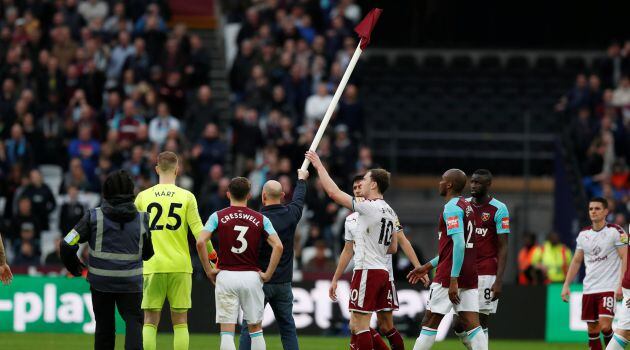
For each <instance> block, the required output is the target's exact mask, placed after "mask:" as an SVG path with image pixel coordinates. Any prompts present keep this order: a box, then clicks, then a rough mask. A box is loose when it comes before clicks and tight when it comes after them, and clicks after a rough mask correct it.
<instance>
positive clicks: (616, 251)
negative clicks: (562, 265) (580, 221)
mask: <svg viewBox="0 0 630 350" xmlns="http://www.w3.org/2000/svg"><path fill="white" fill-rule="evenodd" d="M588 215H589V216H590V219H591V223H592V225H591V226H588V227H585V228H584V229H582V231H581V232H580V234H579V235H578V238H577V245H576V247H575V255H574V256H573V259H572V260H571V265H569V270H568V271H567V278H566V280H565V281H564V286H563V287H562V300H564V301H565V302H568V301H569V297H570V295H571V292H570V290H569V284H570V283H571V282H573V279H574V278H575V276H576V275H577V273H578V271H579V270H580V266H581V265H582V261H584V264H585V265H586V276H585V277H584V282H583V283H584V289H583V291H582V293H583V294H582V321H585V322H586V324H587V325H588V338H589V340H588V344H589V348H590V349H591V350H601V349H602V342H601V340H600V336H599V333H600V332H601V333H602V335H603V336H604V343H606V345H608V343H609V342H610V340H611V339H612V336H613V331H612V321H613V318H614V317H615V292H616V293H617V297H618V298H620V297H621V295H622V294H621V280H622V279H623V277H624V274H625V269H626V259H627V257H626V254H627V247H626V244H624V243H623V242H622V241H621V240H622V238H623V235H624V232H623V229H622V228H621V227H619V226H617V225H614V224H609V223H607V222H606V216H608V201H607V200H606V199H605V198H600V197H596V198H593V199H591V200H590V202H589V203H588ZM620 272H621V273H620Z"/></svg>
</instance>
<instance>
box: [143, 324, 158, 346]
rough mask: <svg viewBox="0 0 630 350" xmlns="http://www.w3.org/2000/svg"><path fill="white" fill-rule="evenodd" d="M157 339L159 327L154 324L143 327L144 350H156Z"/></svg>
mask: <svg viewBox="0 0 630 350" xmlns="http://www.w3.org/2000/svg"><path fill="white" fill-rule="evenodd" d="M156 337H157V327H156V326H154V325H152V324H149V323H147V324H145V325H144V326H142V348H143V349H144V350H155V346H156V345H155V338H156Z"/></svg>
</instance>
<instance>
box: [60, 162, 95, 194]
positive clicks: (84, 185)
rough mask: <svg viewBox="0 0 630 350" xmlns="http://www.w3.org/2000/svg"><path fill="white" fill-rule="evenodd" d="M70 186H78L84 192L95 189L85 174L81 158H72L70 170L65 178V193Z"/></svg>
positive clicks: (63, 186)
mask: <svg viewBox="0 0 630 350" xmlns="http://www.w3.org/2000/svg"><path fill="white" fill-rule="evenodd" d="M70 186H73V187H76V188H78V189H79V191H83V192H91V191H94V186H93V185H92V184H91V183H90V181H89V180H88V178H87V176H86V175H85V171H84V170H83V166H82V165H81V159H79V158H72V160H70V170H69V171H68V172H67V173H66V175H65V176H64V179H63V185H62V188H63V193H66V192H67V191H68V188H69V187H70Z"/></svg>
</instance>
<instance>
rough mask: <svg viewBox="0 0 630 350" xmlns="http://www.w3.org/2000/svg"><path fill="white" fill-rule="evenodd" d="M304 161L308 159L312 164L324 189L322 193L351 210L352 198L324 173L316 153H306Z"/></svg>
mask: <svg viewBox="0 0 630 350" xmlns="http://www.w3.org/2000/svg"><path fill="white" fill-rule="evenodd" d="M306 159H308V160H309V161H310V162H311V164H313V167H314V168H315V170H317V174H318V175H319V180H320V181H321V182H322V187H324V191H326V194H328V197H330V198H331V199H332V200H333V201H334V202H335V203H337V204H339V205H341V206H344V207H346V208H348V209H350V210H352V196H350V195H349V194H347V193H345V192H344V191H342V190H340V189H339V186H337V184H336V183H335V182H334V181H333V179H332V178H331V177H330V175H329V174H328V171H326V168H325V167H324V165H323V164H322V161H321V160H320V159H319V156H318V155H317V153H315V152H313V151H308V152H306Z"/></svg>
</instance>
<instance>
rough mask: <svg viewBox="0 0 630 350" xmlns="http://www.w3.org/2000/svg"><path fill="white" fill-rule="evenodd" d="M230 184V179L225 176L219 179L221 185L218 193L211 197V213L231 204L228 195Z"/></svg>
mask: <svg viewBox="0 0 630 350" xmlns="http://www.w3.org/2000/svg"><path fill="white" fill-rule="evenodd" d="M229 185H230V179H228V178H226V177H224V178H222V179H221V180H220V181H219V187H218V188H217V191H216V193H214V194H213V195H212V196H211V197H210V198H209V201H208V202H209V203H210V208H209V209H210V210H209V211H208V212H209V213H214V212H215V211H217V210H221V209H222V208H225V207H227V206H229V205H230V200H229V199H228V197H227V191H228V186H229Z"/></svg>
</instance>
